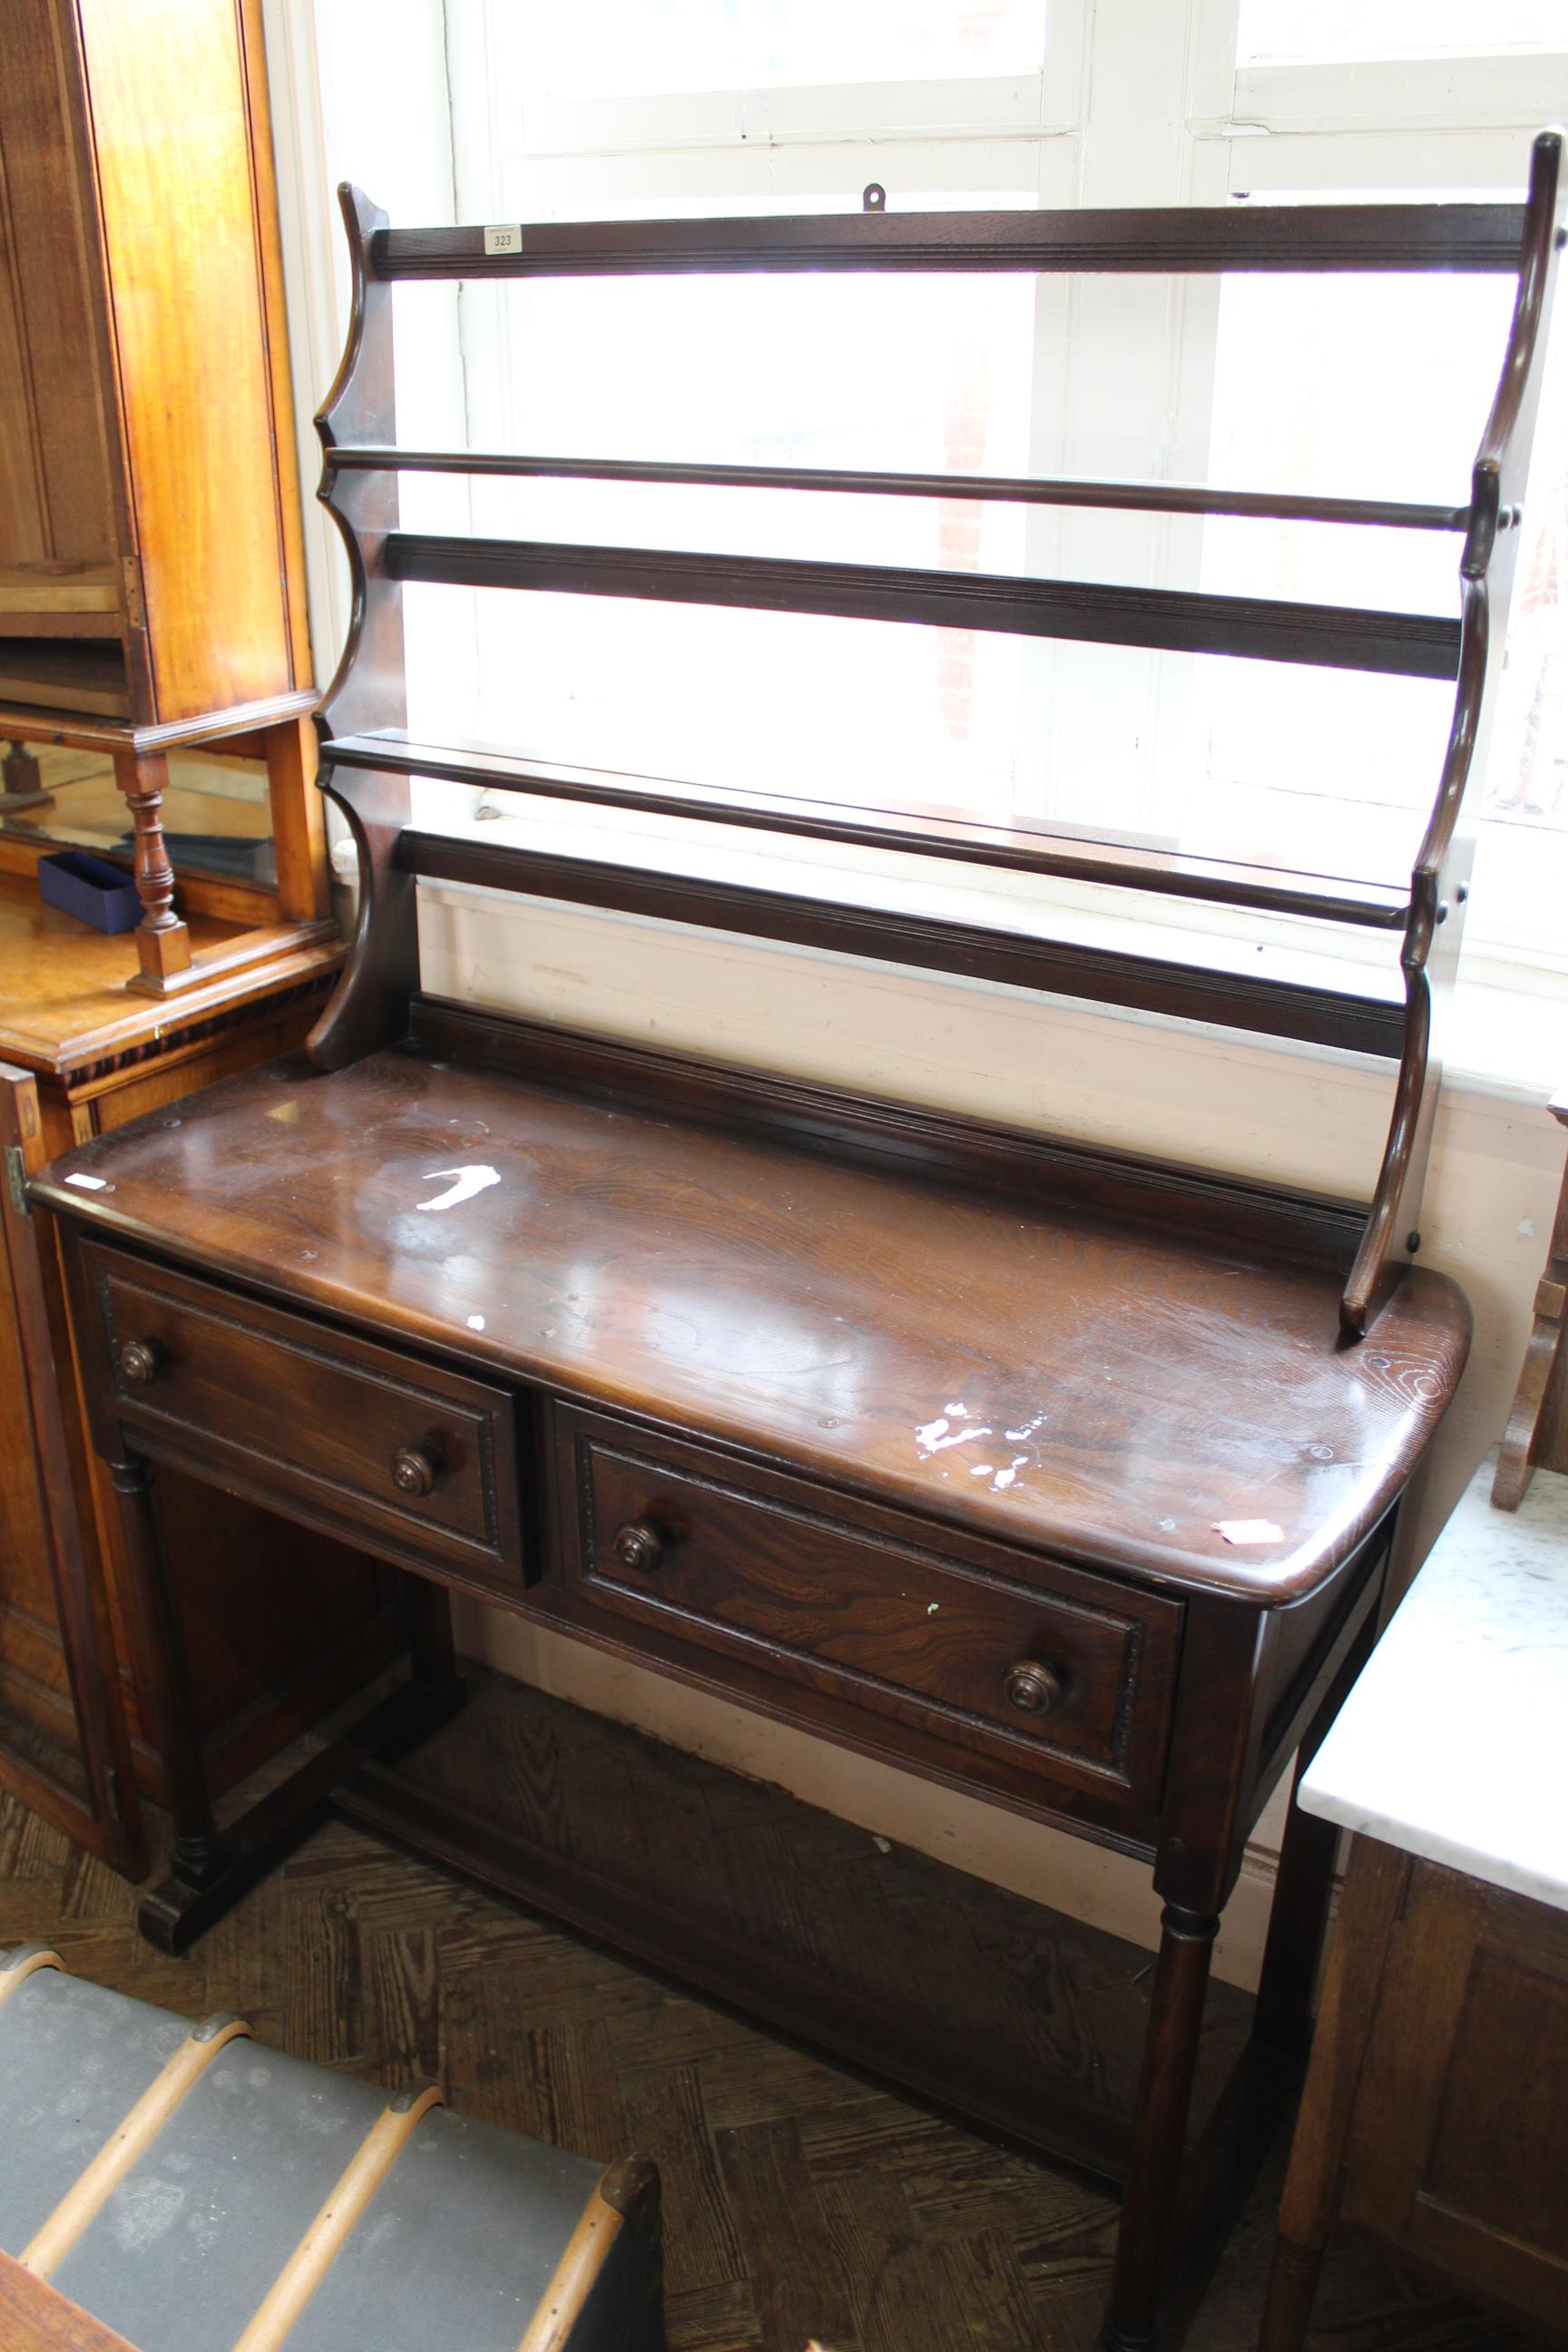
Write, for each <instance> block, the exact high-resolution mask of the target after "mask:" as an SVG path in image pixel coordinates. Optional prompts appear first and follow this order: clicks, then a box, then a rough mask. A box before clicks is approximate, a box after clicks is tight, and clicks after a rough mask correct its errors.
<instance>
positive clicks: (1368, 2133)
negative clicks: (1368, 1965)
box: [1343, 1862, 1568, 2326]
mask: <svg viewBox="0 0 1568 2352" xmlns="http://www.w3.org/2000/svg"><path fill="white" fill-rule="evenodd" d="M1565 2113H1568V1915H1565V1914H1563V1912H1560V1911H1555V1910H1548V1909H1547V1908H1546V1907H1545V1906H1543V1905H1542V1904H1538V1903H1532V1902H1531V1901H1529V1900H1527V1898H1526V1897H1524V1896H1523V1895H1510V1894H1505V1893H1504V1892H1503V1891H1502V1890H1501V1889H1500V1888H1498V1887H1489V1886H1483V1885H1481V1884H1480V1882H1479V1880H1477V1879H1473V1878H1468V1877H1466V1876H1464V1875H1463V1874H1461V1873H1459V1872H1458V1871H1453V1870H1446V1869H1443V1868H1441V1867H1440V1866H1439V1865H1438V1864H1436V1863H1431V1862H1420V1863H1417V1864H1416V1865H1415V1870H1414V1872H1413V1874H1412V1877H1411V1883H1410V1887H1409V1890H1408V1893H1407V1895H1406V1899H1405V1908H1404V1910H1403V1912H1402V1914H1401V1916H1400V1917H1399V1918H1398V1920H1397V1921H1396V1922H1395V1924H1394V1929H1393V1933H1392V1935H1391V1937H1390V1938H1389V1945H1388V1952H1387V1957H1386V1959H1385V1961H1384V1981H1383V1990H1382V1994H1381V1997H1380V2000H1379V2004H1378V2013H1377V2019H1376V2022H1375V2025H1374V2027H1373V2037H1372V2041H1371V2043H1370V2045H1369V2048H1368V2052H1367V2059H1366V2063H1365V2066H1364V2069H1363V2074H1362V2079H1361V2084H1360V2088H1359V2091H1358V2095H1357V2101H1356V2112H1355V2119H1354V2123H1353V2125H1352V2135H1351V2142H1350V2162H1349V2168H1348V2175H1347V2181H1346V2191H1345V2197H1344V2201H1343V2213H1344V2218H1345V2219H1346V2221H1354V2222H1359V2223H1361V2224H1362V2225H1363V2226H1364V2227H1366V2228H1370V2229H1372V2230H1373V2231H1376V2232H1377V2234H1378V2235H1379V2236H1380V2237H1382V2238H1384V2240H1386V2241H1387V2242H1389V2243H1390V2244H1391V2245H1393V2246H1394V2247H1395V2248H1397V2249H1400V2250H1402V2251H1403V2252H1406V2253H1408V2254H1410V2255H1411V2256H1413V2257H1414V2258H1415V2260H1416V2261H1418V2262H1423V2263H1428V2264H1429V2265H1430V2266H1431V2267H1432V2268H1433V2269H1435V2270H1436V2271H1437V2272H1438V2273H1440V2274H1441V2275H1442V2276H1444V2277H1445V2278H1447V2279H1448V2280H1450V2281H1452V2282H1453V2284H1455V2285H1457V2286H1458V2288H1459V2289H1460V2291H1461V2292H1462V2293H1465V2294H1475V2295H1476V2296H1477V2297H1479V2299H1481V2300H1483V2301H1486V2302H1488V2303H1497V2304H1500V2305H1502V2306H1503V2308H1504V2309H1506V2310H1508V2311H1509V2312H1510V2313H1511V2314H1513V2315H1517V2316H1519V2317H1521V2318H1523V2319H1525V2320H1527V2321H1531V2320H1533V2321H1538V2322H1542V2323H1544V2324H1545V2325H1546V2326H1552V2325H1554V2324H1555V2325H1561V2322H1562V2318H1563V2313H1564V2311H1568V2169H1565V2168H1564V2165H1563V2116H1564V2114H1565Z"/></svg>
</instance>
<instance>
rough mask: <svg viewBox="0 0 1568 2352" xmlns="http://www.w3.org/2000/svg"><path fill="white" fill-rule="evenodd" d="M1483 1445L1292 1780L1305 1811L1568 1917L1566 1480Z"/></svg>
mask: <svg viewBox="0 0 1568 2352" xmlns="http://www.w3.org/2000/svg"><path fill="white" fill-rule="evenodd" d="M1495 1462H1496V1456H1495V1454H1493V1455H1489V1456H1488V1458H1487V1460H1486V1461H1485V1462H1484V1463H1483V1464H1482V1465H1481V1467H1480V1469H1479V1470H1478V1471H1477V1473H1476V1475H1475V1477H1474V1478H1473V1479H1472V1480H1471V1482H1470V1485H1469V1486H1468V1488H1467V1489H1466V1492H1465V1495H1464V1496H1463V1498H1462V1500H1461V1501H1460V1503H1459V1506H1458V1509H1457V1510H1456V1511H1455V1513H1454V1516H1453V1517H1452V1518H1451V1519H1450V1520H1449V1521H1448V1524H1447V1528H1445V1529H1444V1531H1443V1533H1442V1535H1441V1536H1440V1537H1439V1538H1438V1539H1437V1542H1436V1545H1435V1546H1434V1547H1433V1549H1432V1552H1431V1554H1430V1556H1429V1557H1428V1559H1426V1563H1425V1565H1424V1566H1423V1568H1422V1570H1421V1571H1420V1573H1419V1575H1418V1576H1417V1577H1416V1579H1415V1583H1414V1584H1413V1585H1412V1586H1411V1588H1410V1590H1409V1591H1408V1592H1407V1593H1406V1595H1405V1599H1404V1601H1402V1602H1401V1603H1400V1606H1399V1608H1398V1610H1397V1611H1396V1612H1395V1613H1394V1618H1393V1620H1392V1621H1391V1622H1390V1623H1389V1625H1388V1627H1387V1629H1386V1630H1385V1632H1384V1636H1383V1639H1382V1641H1381V1642H1379V1643H1378V1645H1377V1647H1376V1649H1375V1650H1374V1651H1373V1654H1372V1656H1371V1658H1370V1659H1369V1660H1368V1662H1367V1664H1366V1665H1365V1667H1364V1668H1363V1672H1362V1675H1361V1677H1360V1679H1359V1680H1358V1682H1357V1684H1356V1685H1355V1688H1354V1689H1353V1690H1352V1693H1351V1695H1350V1697H1349V1698H1348V1699H1347V1700H1346V1701H1345V1704H1344V1706H1342V1708H1341V1710H1340V1714H1339V1717H1338V1720H1337V1721H1336V1722H1335V1724H1334V1727H1333V1729H1332V1730H1331V1732H1330V1733H1329V1736H1328V1738H1326V1739H1325V1740H1324V1742H1323V1744H1322V1746H1321V1748H1320V1749H1319V1750H1318V1753H1317V1755H1316V1756H1315V1757H1314V1758H1313V1759H1312V1764H1311V1768H1310V1771H1309V1772H1308V1773H1307V1776H1306V1778H1305V1780H1303V1782H1302V1786H1301V1802H1302V1804H1303V1805H1305V1807H1306V1808H1307V1810H1308V1811H1309V1812H1313V1813H1321V1814H1323V1815H1324V1816H1325V1817H1326V1818H1327V1819H1328V1820H1329V1821H1331V1822H1341V1823H1342V1825H1343V1827H1344V1828H1346V1829H1348V1830H1360V1831H1363V1832H1365V1833H1366V1834H1367V1835H1368V1836H1370V1837H1375V1838H1381V1839H1382V1840H1383V1842H1384V1844H1386V1845H1395V1846H1401V1847H1403V1848H1404V1849H1405V1852H1406V1853H1415V1854H1420V1855H1422V1856H1424V1857H1425V1859H1426V1860H1427V1861H1429V1862H1439V1863H1446V1864H1448V1866H1449V1867H1450V1868H1451V1869H1454V1870H1463V1871H1468V1873H1469V1874H1470V1875H1471V1876H1472V1877H1474V1878H1481V1879H1486V1880H1488V1881H1489V1882H1490V1884H1491V1885H1494V1886H1503V1887H1508V1888H1510V1889H1511V1890H1512V1891H1513V1892H1514V1893H1516V1894H1519V1895H1533V1896H1534V1897H1535V1898H1536V1899H1537V1901H1539V1902H1542V1903H1550V1904H1553V1905H1555V1906H1556V1907H1557V1908H1558V1909H1559V1910H1564V1911H1568V1475H1563V1474H1562V1473H1560V1472H1547V1471H1542V1470H1538V1471H1537V1472H1536V1474H1535V1477H1534V1480H1533V1482H1532V1484H1531V1489H1530V1492H1529V1494H1528V1495H1527V1496H1525V1499H1524V1502H1523V1504H1522V1506H1521V1508H1520V1509H1519V1510H1518V1511H1494V1510H1493V1509H1492V1507H1491V1506H1490V1504H1489V1502H1488V1500H1487V1497H1488V1495H1489V1492H1490V1489H1491V1481H1492V1471H1493V1468H1494V1466H1495Z"/></svg>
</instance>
